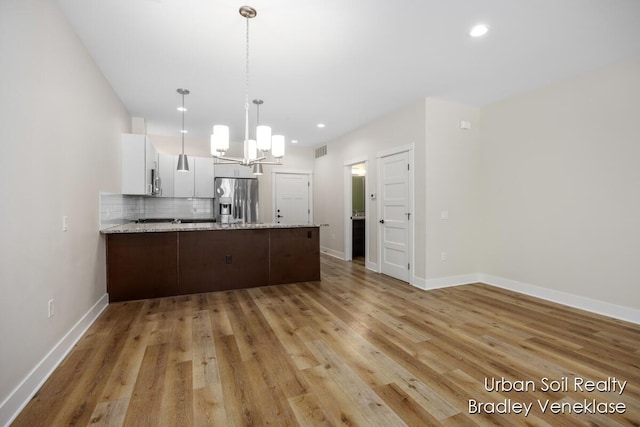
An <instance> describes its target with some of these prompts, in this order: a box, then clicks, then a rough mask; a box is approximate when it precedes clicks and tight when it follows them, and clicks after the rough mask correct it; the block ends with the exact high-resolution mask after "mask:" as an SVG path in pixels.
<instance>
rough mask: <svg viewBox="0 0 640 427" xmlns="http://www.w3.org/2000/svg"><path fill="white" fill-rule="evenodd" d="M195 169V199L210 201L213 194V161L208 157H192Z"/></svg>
mask: <svg viewBox="0 0 640 427" xmlns="http://www.w3.org/2000/svg"><path fill="white" fill-rule="evenodd" d="M193 159H194V162H193V166H194V168H195V171H194V172H195V197H205V198H210V199H212V198H213V197H214V192H213V159H212V158H210V157H193Z"/></svg>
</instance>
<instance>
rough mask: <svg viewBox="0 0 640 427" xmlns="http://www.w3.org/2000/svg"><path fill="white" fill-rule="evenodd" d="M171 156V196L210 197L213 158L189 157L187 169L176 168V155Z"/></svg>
mask: <svg viewBox="0 0 640 427" xmlns="http://www.w3.org/2000/svg"><path fill="white" fill-rule="evenodd" d="M171 157H172V158H173V170H174V175H173V177H174V181H173V189H174V191H173V197H202V198H209V199H212V198H213V197H214V196H213V159H212V158H210V157H189V171H188V172H183V171H178V170H176V169H177V167H178V157H177V156H171Z"/></svg>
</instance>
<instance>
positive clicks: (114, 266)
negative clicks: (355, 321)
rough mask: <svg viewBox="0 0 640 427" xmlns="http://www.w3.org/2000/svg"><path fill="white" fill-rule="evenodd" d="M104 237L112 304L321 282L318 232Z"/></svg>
mask: <svg viewBox="0 0 640 427" xmlns="http://www.w3.org/2000/svg"><path fill="white" fill-rule="evenodd" d="M101 233H103V234H104V235H105V237H106V242H107V245H106V247H107V249H106V251H107V292H108V293H109V300H110V301H111V302H116V301H129V300H136V299H145V298H157V297H165V296H174V295H186V294H194V293H201V292H213V291H222V290H229V289H242V288H251V287H258V286H267V285H277V284H284V283H296V282H307V281H316V280H320V239H319V227H318V226H315V225H310V224H303V225H291V224H233V225H227V224H218V223H213V222H210V223H189V224H180V223H179V224H175V223H146V224H144V223H135V222H130V223H127V224H123V225H119V226H115V227H111V228H107V229H104V230H102V231H101Z"/></svg>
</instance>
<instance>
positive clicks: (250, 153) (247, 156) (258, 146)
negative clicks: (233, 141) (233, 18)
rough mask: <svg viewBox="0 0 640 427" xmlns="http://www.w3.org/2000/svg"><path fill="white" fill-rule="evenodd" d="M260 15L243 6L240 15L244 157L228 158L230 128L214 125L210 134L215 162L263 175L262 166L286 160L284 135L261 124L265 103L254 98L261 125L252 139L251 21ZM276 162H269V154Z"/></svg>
mask: <svg viewBox="0 0 640 427" xmlns="http://www.w3.org/2000/svg"><path fill="white" fill-rule="evenodd" d="M257 14H258V13H257V12H256V10H255V9H254V8H253V7H251V6H242V7H241V8H240V15H241V16H242V17H243V18H245V19H246V24H247V30H246V49H245V54H246V68H245V71H246V75H245V103H244V158H242V159H238V158H233V157H225V153H226V152H227V150H228V149H229V127H228V126H225V125H215V126H213V134H212V135H211V155H212V156H213V157H214V159H216V163H234V164H241V165H246V166H252V167H253V173H254V174H255V175H259V174H262V165H281V164H282V163H281V160H282V158H283V157H284V146H285V139H284V136H283V135H273V136H272V135H271V128H270V127H269V126H264V125H261V124H260V105H261V104H263V102H264V101H262V100H261V99H254V100H253V103H254V104H255V105H256V107H257V109H258V122H257V124H256V139H249V20H250V19H252V18H255V17H256V15H257ZM269 152H271V156H272V157H273V158H274V160H272V161H269V160H267V155H268V153H269Z"/></svg>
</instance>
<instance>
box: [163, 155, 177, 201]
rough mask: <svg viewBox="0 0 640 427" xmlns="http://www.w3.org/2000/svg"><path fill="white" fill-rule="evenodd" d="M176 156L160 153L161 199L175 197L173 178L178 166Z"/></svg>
mask: <svg viewBox="0 0 640 427" xmlns="http://www.w3.org/2000/svg"><path fill="white" fill-rule="evenodd" d="M175 158H176V156H172V155H170V154H165V153H158V175H159V176H160V183H161V184H160V188H162V191H161V192H160V194H159V196H160V197H173V195H174V190H173V181H174V180H173V176H174V174H176V173H179V172H177V171H176V166H175V164H174V162H175V160H174V159H175Z"/></svg>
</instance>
